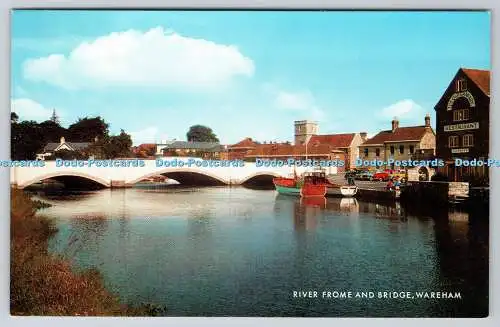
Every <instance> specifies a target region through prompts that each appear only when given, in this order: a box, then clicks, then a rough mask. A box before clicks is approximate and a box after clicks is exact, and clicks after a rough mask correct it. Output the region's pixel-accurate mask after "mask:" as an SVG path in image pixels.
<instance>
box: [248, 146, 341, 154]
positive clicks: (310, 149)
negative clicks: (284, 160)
mask: <svg viewBox="0 0 500 327" xmlns="http://www.w3.org/2000/svg"><path fill="white" fill-rule="evenodd" d="M306 153H307V155H310V156H314V155H320V154H321V155H325V154H330V153H343V151H339V150H336V149H334V148H333V147H332V146H331V145H328V144H315V145H308V146H307V147H306V146H305V145H292V144H290V143H270V144H257V145H256V146H255V148H254V149H253V150H250V152H249V153H248V154H247V156H248V157H286V156H290V157H292V156H305V155H306Z"/></svg>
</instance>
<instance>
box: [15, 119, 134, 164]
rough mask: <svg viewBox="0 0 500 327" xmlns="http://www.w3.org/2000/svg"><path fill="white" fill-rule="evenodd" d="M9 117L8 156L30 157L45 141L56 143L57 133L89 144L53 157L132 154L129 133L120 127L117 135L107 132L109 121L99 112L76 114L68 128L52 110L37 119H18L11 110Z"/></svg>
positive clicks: (73, 140)
mask: <svg viewBox="0 0 500 327" xmlns="http://www.w3.org/2000/svg"><path fill="white" fill-rule="evenodd" d="M10 121H11V159H12V160H33V159H35V158H36V154H37V153H41V151H42V150H43V148H44V147H45V145H46V144H47V143H50V142H54V143H59V142H60V139H61V137H64V138H65V140H66V141H67V142H88V143H90V145H89V146H88V147H87V148H86V149H84V150H82V151H65V150H62V151H58V152H57V158H61V159H84V158H88V157H89V156H94V157H95V158H96V159H112V158H117V157H130V156H131V155H132V153H131V151H130V149H131V146H132V138H131V137H130V135H129V134H127V133H126V132H125V131H124V130H123V129H122V130H121V132H120V134H118V135H110V134H109V124H108V123H107V122H105V121H104V119H102V118H101V117H100V116H97V117H84V118H79V119H78V120H77V121H76V122H75V123H73V124H71V125H70V126H69V127H68V128H64V127H63V126H61V125H60V123H59V119H58V117H57V115H56V114H55V111H54V113H53V114H52V117H50V119H48V120H46V121H44V122H41V123H38V122H36V121H33V120H23V121H20V119H19V116H18V115H17V114H16V113H15V112H12V113H11V119H10ZM48 159H53V158H48Z"/></svg>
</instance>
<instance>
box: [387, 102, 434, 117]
mask: <svg viewBox="0 0 500 327" xmlns="http://www.w3.org/2000/svg"><path fill="white" fill-rule="evenodd" d="M419 115H420V116H422V117H421V118H422V121H423V117H424V115H425V113H424V109H423V108H422V107H421V106H420V105H419V104H417V103H415V101H413V100H410V99H406V100H401V101H399V102H396V103H394V104H392V105H390V106H388V107H386V108H384V109H382V116H383V117H384V118H389V119H392V118H394V117H398V118H408V119H414V118H417V117H418V116H419Z"/></svg>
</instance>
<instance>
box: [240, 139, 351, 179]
mask: <svg viewBox="0 0 500 327" xmlns="http://www.w3.org/2000/svg"><path fill="white" fill-rule="evenodd" d="M256 159H268V160H273V159H276V160H284V161H286V160H288V159H295V160H307V159H311V160H317V161H321V160H330V161H331V163H334V162H341V161H342V162H345V159H346V157H345V153H344V151H342V150H338V149H335V148H334V147H333V146H331V145H328V144H319V143H314V144H312V145H309V144H307V143H306V144H299V145H297V144H291V143H290V142H283V143H278V142H271V143H262V144H256V145H255V147H254V148H253V149H251V150H249V151H248V153H247V154H246V155H245V160H247V161H255V160H256ZM331 168H335V167H333V166H332V167H331ZM342 171H345V165H344V166H339V167H336V168H335V169H328V168H327V172H328V173H332V174H335V173H339V172H342Z"/></svg>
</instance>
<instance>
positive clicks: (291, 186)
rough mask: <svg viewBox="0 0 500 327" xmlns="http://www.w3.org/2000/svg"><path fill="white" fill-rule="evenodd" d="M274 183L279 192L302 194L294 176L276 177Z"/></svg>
mask: <svg viewBox="0 0 500 327" xmlns="http://www.w3.org/2000/svg"><path fill="white" fill-rule="evenodd" d="M273 183H274V187H275V188H276V191H277V192H278V193H279V194H285V195H300V185H298V180H296V179H294V178H274V179H273Z"/></svg>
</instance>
